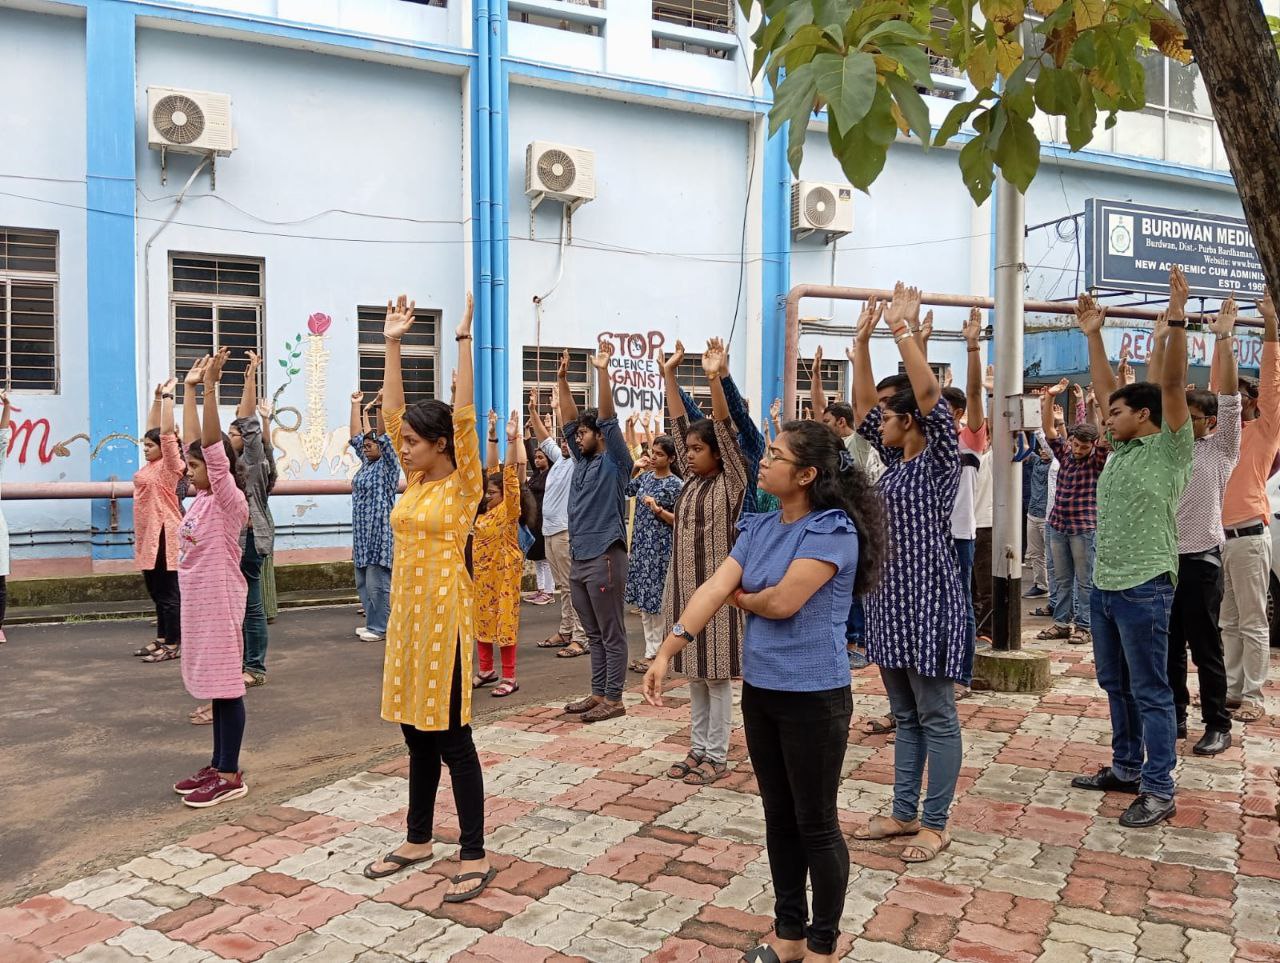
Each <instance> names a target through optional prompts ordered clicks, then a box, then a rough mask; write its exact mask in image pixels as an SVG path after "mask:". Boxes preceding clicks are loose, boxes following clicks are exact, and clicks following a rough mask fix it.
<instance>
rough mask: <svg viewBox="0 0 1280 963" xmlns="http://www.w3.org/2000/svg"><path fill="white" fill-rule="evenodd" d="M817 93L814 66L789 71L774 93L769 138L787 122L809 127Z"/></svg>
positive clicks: (770, 113)
mask: <svg viewBox="0 0 1280 963" xmlns="http://www.w3.org/2000/svg"><path fill="white" fill-rule="evenodd" d="M817 92H818V86H817V83H816V82H815V81H814V77H813V65H812V64H801V65H800V66H799V67H797V68H796V69H795V70H789V71H787V75H786V77H784V78H783V80H782V83H780V84H779V85H778V87H777V89H776V90H775V91H774V93H773V107H772V108H771V109H770V110H769V136H770V137H772V136H773V135H774V134H776V133H777V132H778V128H780V127H781V126H782V125H783V124H784V123H785V122H786V121H792V122H793V123H798V124H800V125H802V126H804V127H808V126H809V115H810V114H812V113H813V99H814V96H815V95H816V94H817Z"/></svg>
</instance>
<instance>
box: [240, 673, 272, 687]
mask: <svg viewBox="0 0 1280 963" xmlns="http://www.w3.org/2000/svg"><path fill="white" fill-rule="evenodd" d="M240 675H241V676H242V677H243V678H244V687H245V688H246V689H252V688H253V687H254V686H256V685H266V684H267V677H266V676H265V675H263V674H262V673H260V672H249V671H247V670H246V671H244V672H242V673H240Z"/></svg>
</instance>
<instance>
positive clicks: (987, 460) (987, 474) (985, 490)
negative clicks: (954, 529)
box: [973, 448, 995, 528]
mask: <svg viewBox="0 0 1280 963" xmlns="http://www.w3.org/2000/svg"><path fill="white" fill-rule="evenodd" d="M979 462H980V464H979V465H978V478H977V481H976V482H975V483H974V488H973V516H974V520H975V521H976V522H977V526H978V528H990V527H991V520H992V517H993V516H994V515H995V483H994V480H993V478H992V471H991V449H990V448H988V449H987V450H986V451H984V452H983V453H982V454H981V456H979Z"/></svg>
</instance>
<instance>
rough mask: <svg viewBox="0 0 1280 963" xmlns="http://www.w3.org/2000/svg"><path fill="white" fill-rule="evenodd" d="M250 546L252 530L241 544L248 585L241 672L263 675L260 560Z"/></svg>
mask: <svg viewBox="0 0 1280 963" xmlns="http://www.w3.org/2000/svg"><path fill="white" fill-rule="evenodd" d="M263 557H264V556H262V555H259V554H258V546H257V545H255V544H254V543H253V529H249V532H248V534H247V535H246V536H245V540H244V554H243V555H242V556H241V557H240V572H241V574H243V575H244V580H245V581H246V582H247V583H248V584H249V594H248V596H247V597H246V599H245V604H244V671H246V672H250V673H252V674H254V675H266V674H267V610H266V609H265V608H263V605H262V559H263Z"/></svg>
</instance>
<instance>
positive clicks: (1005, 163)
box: [994, 114, 1040, 194]
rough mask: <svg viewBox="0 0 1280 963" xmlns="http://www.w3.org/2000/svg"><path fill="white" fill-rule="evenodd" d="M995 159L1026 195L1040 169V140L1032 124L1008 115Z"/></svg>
mask: <svg viewBox="0 0 1280 963" xmlns="http://www.w3.org/2000/svg"><path fill="white" fill-rule="evenodd" d="M994 157H995V161H996V163H997V164H999V165H1000V170H1001V172H1002V173H1003V174H1004V176H1005V177H1006V178H1007V179H1008V180H1009V181H1010V182H1011V183H1012V184H1013V186H1014V187H1016V188H1017V189H1018V190H1019V191H1021V192H1022V193H1023V194H1025V193H1026V192H1027V188H1028V187H1030V186H1031V181H1032V180H1033V179H1034V178H1035V176H1036V171H1037V170H1039V169H1040V138H1039V137H1037V136H1036V132H1035V130H1034V129H1033V128H1032V126H1031V122H1030V121H1029V120H1027V119H1026V118H1024V117H1019V116H1018V115H1017V114H1008V120H1007V122H1006V123H1005V125H1004V130H1003V132H1002V133H1001V134H1000V144H999V146H997V147H996V150H995V154H994Z"/></svg>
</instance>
